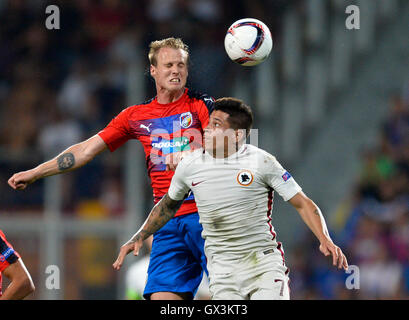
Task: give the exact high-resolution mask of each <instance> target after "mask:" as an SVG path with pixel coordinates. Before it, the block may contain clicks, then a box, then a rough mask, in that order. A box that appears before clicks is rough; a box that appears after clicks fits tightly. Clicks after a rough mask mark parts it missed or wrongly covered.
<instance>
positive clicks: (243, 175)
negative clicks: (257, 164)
mask: <svg viewBox="0 0 409 320" xmlns="http://www.w3.org/2000/svg"><path fill="white" fill-rule="evenodd" d="M253 180H254V176H253V173H251V171H250V170H241V171H240V172H239V173H238V175H237V182H238V183H239V185H241V186H249V185H251V183H252V182H253Z"/></svg>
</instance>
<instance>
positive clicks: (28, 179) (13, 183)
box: [7, 169, 37, 190]
mask: <svg viewBox="0 0 409 320" xmlns="http://www.w3.org/2000/svg"><path fill="white" fill-rule="evenodd" d="M36 180H37V177H36V174H35V171H34V169H31V170H27V171H22V172H19V173H15V174H14V175H13V176H12V177H11V178H10V179H9V180H8V181H7V182H8V184H9V186H10V187H12V188H13V189H14V190H24V189H25V188H26V187H27V186H28V185H29V184H31V183H33V182H34V181H36Z"/></svg>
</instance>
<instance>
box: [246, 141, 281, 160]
mask: <svg viewBox="0 0 409 320" xmlns="http://www.w3.org/2000/svg"><path fill="white" fill-rule="evenodd" d="M244 147H245V149H246V152H247V153H248V154H250V155H257V156H259V157H265V158H270V159H275V157H274V156H273V155H272V154H271V153H269V152H268V151H266V150H264V149H261V148H259V147H256V146H255V145H252V144H245V146H244Z"/></svg>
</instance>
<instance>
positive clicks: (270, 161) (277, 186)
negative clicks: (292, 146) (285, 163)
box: [263, 153, 302, 201]
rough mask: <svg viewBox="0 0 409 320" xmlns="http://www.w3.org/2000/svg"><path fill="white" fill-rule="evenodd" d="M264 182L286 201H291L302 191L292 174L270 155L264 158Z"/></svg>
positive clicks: (267, 154)
mask: <svg viewBox="0 0 409 320" xmlns="http://www.w3.org/2000/svg"><path fill="white" fill-rule="evenodd" d="M263 162H264V166H265V167H264V170H263V176H264V181H265V182H266V183H267V185H269V186H270V187H271V188H273V189H274V190H275V191H277V192H278V194H279V195H280V196H281V197H282V198H283V199H284V201H288V200H290V199H291V198H292V197H294V196H295V195H296V194H297V193H298V192H300V191H301V190H302V189H301V187H300V186H299V185H298V183H297V182H296V181H295V180H294V178H293V177H292V176H291V174H290V173H289V172H288V171H287V170H285V169H284V168H283V167H282V166H281V164H280V163H279V162H278V161H277V159H276V158H275V157H274V156H272V155H271V154H269V153H266V155H265V158H264V161H263Z"/></svg>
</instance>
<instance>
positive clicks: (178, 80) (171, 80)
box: [170, 78, 180, 83]
mask: <svg viewBox="0 0 409 320" xmlns="http://www.w3.org/2000/svg"><path fill="white" fill-rule="evenodd" d="M170 82H175V83H179V82H180V79H179V78H174V79H170Z"/></svg>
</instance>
